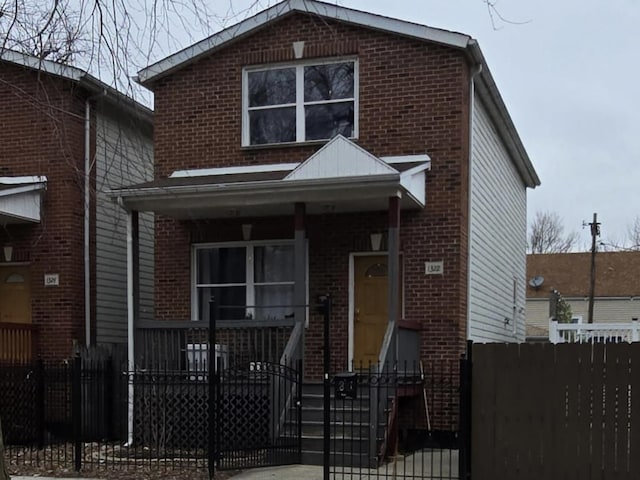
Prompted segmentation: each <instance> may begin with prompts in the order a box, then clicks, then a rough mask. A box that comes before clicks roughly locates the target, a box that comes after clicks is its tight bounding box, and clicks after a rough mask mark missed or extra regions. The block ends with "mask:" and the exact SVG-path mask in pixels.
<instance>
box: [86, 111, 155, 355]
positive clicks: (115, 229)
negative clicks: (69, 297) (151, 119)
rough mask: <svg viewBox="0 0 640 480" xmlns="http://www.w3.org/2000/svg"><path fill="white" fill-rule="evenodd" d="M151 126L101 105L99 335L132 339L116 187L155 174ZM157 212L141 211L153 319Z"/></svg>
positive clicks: (148, 314)
mask: <svg viewBox="0 0 640 480" xmlns="http://www.w3.org/2000/svg"><path fill="white" fill-rule="evenodd" d="M151 133H152V132H151V130H150V128H148V127H146V126H145V125H144V124H143V123H141V122H135V121H131V120H130V119H129V118H128V117H125V116H124V115H123V114H122V113H119V114H118V113H114V112H112V111H110V110H105V109H104V108H101V109H100V110H99V113H98V114H97V121H96V158H95V168H96V341H97V343H99V344H100V343H126V341H127V243H126V240H127V214H126V212H125V211H124V210H123V209H122V208H121V207H120V206H118V205H117V204H116V203H114V202H113V201H112V200H111V198H109V196H108V195H107V192H108V191H109V189H111V188H115V187H120V186H123V185H130V184H133V183H137V182H143V181H146V180H151V179H153V142H152V136H151ZM153 229H154V221H153V215H152V214H148V213H141V214H140V316H141V318H142V319H144V320H151V319H153V269H154V264H153V260H154V258H153V241H154V237H153Z"/></svg>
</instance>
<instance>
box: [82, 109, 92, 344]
mask: <svg viewBox="0 0 640 480" xmlns="http://www.w3.org/2000/svg"><path fill="white" fill-rule="evenodd" d="M90 100H91V99H90V98H87V100H86V101H85V106H84V343H85V345H86V346H87V347H88V346H89V345H91V256H90V252H89V249H90V242H89V239H90V235H89V233H90V232H89V229H90V219H91V192H90V191H89V189H90V188H91V103H90Z"/></svg>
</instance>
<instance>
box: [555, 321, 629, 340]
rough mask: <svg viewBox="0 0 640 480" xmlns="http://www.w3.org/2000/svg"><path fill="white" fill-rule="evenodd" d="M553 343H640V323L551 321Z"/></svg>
mask: <svg viewBox="0 0 640 480" xmlns="http://www.w3.org/2000/svg"><path fill="white" fill-rule="evenodd" d="M549 341H550V342H551V343H631V342H640V323H639V322H638V319H635V318H634V319H633V320H632V321H631V322H629V323H558V322H557V321H556V320H553V319H551V320H549Z"/></svg>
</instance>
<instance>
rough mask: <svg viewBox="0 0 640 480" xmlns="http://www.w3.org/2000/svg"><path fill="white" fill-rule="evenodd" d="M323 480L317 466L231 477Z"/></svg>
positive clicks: (242, 479) (233, 479) (238, 479)
mask: <svg viewBox="0 0 640 480" xmlns="http://www.w3.org/2000/svg"><path fill="white" fill-rule="evenodd" d="M271 479H278V480H280V479H282V480H322V467H321V466H317V465H287V466H284V467H269V468H255V469H253V470H247V471H246V472H242V473H240V474H238V475H235V476H233V477H231V480H271Z"/></svg>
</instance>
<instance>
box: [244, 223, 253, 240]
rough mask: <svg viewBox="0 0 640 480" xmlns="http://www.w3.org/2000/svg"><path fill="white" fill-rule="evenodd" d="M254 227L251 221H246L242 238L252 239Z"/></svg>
mask: <svg viewBox="0 0 640 480" xmlns="http://www.w3.org/2000/svg"><path fill="white" fill-rule="evenodd" d="M252 228H253V225H251V224H250V223H244V224H243V225H242V240H244V241H245V242H248V241H249V240H251V229H252Z"/></svg>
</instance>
